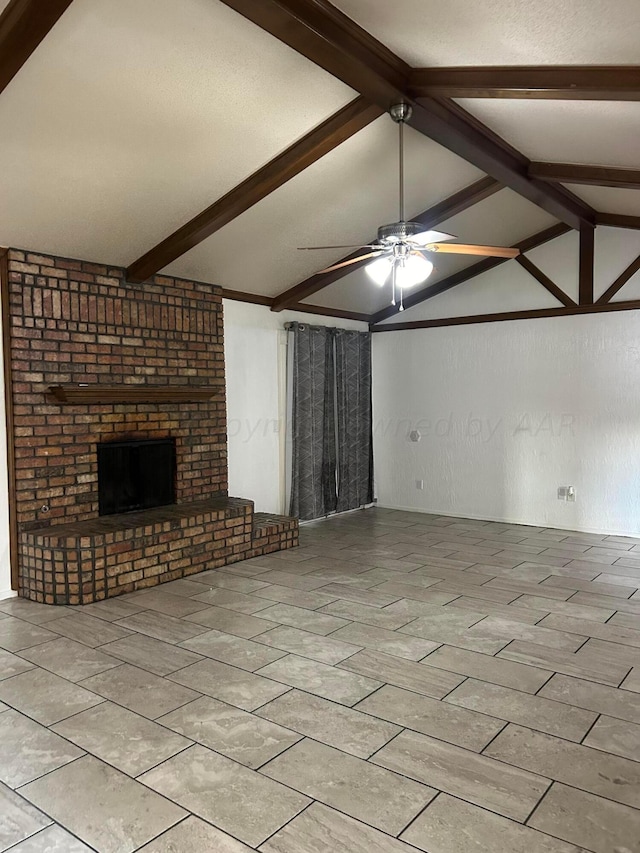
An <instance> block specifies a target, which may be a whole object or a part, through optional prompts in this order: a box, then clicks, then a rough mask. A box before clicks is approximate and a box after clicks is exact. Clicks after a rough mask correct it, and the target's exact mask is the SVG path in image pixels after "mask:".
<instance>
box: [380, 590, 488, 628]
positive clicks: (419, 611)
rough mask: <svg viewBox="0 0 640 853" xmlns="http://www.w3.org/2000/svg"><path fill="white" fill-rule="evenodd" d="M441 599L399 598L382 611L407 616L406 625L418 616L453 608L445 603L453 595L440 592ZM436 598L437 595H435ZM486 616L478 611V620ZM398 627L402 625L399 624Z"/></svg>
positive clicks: (455, 611)
mask: <svg viewBox="0 0 640 853" xmlns="http://www.w3.org/2000/svg"><path fill="white" fill-rule="evenodd" d="M439 595H440V600H433V601H414V600H413V599H411V598H399V599H398V601H394V603H393V604H390V605H389V606H388V607H385V608H384V610H383V611H382V612H383V613H394V614H397V615H398V616H399V617H400V616H403V617H405V622H404V624H405V625H406V624H407V622H408V621H409V620H412V619H415V618H417V617H418V616H432V615H433V614H435V613H439V612H440V611H441V610H447V611H448V610H452V608H450V607H446V608H445V606H444V605H446V604H448V603H449V602H450V601H451V600H452V597H451V596H450V595H447V594H446V593H444V592H442V593H440V594H439ZM434 598H435V595H434ZM452 612H453V613H457V612H458V611H457V610H453V611H452ZM483 618H484V613H476V620H478V621H479V620H480V619H483ZM398 627H401V626H400V625H398Z"/></svg>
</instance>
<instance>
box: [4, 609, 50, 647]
mask: <svg viewBox="0 0 640 853" xmlns="http://www.w3.org/2000/svg"><path fill="white" fill-rule="evenodd" d="M59 636H60V634H58V633H55V632H54V631H50V630H49V629H48V628H43V627H41V626H40V625H32V624H31V623H30V622H23V620H22V619H16V618H15V617H13V616H7V617H6V618H5V619H2V620H0V648H2V649H6V650H7V651H9V652H19V651H20V650H21V649H28V648H29V647H30V646H37V645H38V644H39V643H46V642H47V640H55V639H56V638H57V637H59Z"/></svg>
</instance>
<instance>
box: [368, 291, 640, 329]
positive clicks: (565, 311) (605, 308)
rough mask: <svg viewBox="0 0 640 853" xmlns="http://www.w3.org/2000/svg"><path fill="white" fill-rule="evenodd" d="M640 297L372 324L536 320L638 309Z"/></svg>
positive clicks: (417, 326) (427, 325)
mask: <svg viewBox="0 0 640 853" xmlns="http://www.w3.org/2000/svg"><path fill="white" fill-rule="evenodd" d="M638 310H640V299H634V300H629V301H627V302H607V303H606V304H604V305H600V304H595V305H574V306H571V307H568V308H566V307H564V306H563V307H562V308H533V309H530V310H525V311H503V312H500V313H497V314H473V315H465V316H463V317H443V318H438V319H437V320H411V321H410V322H408V323H388V324H387V325H385V326H371V327H370V329H371V331H372V332H404V331H409V330H410V329H437V328H439V327H442V326H470V325H474V324H476V323H499V322H501V321H503V320H535V319H543V318H545V317H572V316H574V315H581V314H603V313H607V312H609V311H638Z"/></svg>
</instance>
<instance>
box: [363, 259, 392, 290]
mask: <svg viewBox="0 0 640 853" xmlns="http://www.w3.org/2000/svg"><path fill="white" fill-rule="evenodd" d="M392 265H393V261H392V260H391V258H377V259H376V260H375V261H372V262H371V263H370V264H367V266H366V267H365V270H366V272H367V275H368V276H369V278H370V279H372V280H373V281H375V283H376V284H378V285H380V287H382V285H383V284H385V282H386V281H387V279H388V278H389V273H390V272H391V267H392Z"/></svg>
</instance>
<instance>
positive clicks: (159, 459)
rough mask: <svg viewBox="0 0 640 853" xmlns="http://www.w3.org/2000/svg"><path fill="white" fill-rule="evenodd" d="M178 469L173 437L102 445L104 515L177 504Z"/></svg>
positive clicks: (100, 471)
mask: <svg viewBox="0 0 640 853" xmlns="http://www.w3.org/2000/svg"><path fill="white" fill-rule="evenodd" d="M175 470H176V447H175V441H174V440H173V439H172V438H162V439H153V440H148V441H112V442H108V443H104V444H99V445H98V509H99V513H100V515H112V514H113V513H115V512H130V511H132V510H136V509H148V508H149V507H153V506H165V505H166V504H172V503H175Z"/></svg>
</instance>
